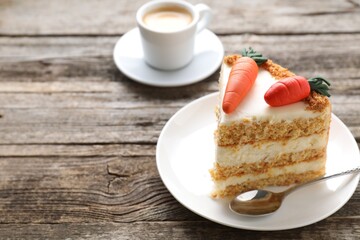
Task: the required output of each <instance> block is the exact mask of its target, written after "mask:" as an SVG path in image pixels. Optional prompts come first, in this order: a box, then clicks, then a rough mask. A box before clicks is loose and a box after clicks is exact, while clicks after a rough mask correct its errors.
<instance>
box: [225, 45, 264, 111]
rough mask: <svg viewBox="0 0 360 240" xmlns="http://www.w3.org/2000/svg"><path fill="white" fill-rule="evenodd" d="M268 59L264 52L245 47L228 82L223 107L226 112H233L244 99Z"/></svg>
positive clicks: (232, 69)
mask: <svg viewBox="0 0 360 240" xmlns="http://www.w3.org/2000/svg"><path fill="white" fill-rule="evenodd" d="M266 61H267V58H264V57H263V56H262V54H260V53H257V52H255V51H254V50H253V49H252V48H251V47H250V48H249V50H248V51H247V50H246V49H243V50H242V52H241V57H240V58H239V59H237V60H236V62H235V63H234V65H233V66H232V68H231V71H230V74H229V79H228V83H227V86H226V89H225V94H224V99H223V103H222V109H223V111H224V112H225V113H227V114H230V113H232V112H233V111H234V110H235V109H236V107H237V106H238V105H239V104H240V102H241V101H242V100H243V99H244V97H245V96H246V94H247V93H248V92H249V90H250V89H251V87H252V86H253V85H254V82H255V79H256V77H257V74H258V71H259V67H258V66H260V65H261V64H263V63H264V62H266Z"/></svg>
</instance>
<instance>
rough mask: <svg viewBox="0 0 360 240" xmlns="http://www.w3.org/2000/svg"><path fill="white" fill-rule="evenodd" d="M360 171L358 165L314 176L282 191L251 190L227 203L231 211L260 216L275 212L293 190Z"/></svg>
mask: <svg viewBox="0 0 360 240" xmlns="http://www.w3.org/2000/svg"><path fill="white" fill-rule="evenodd" d="M358 172H360V167H357V168H353V169H350V170H347V171H344V172H340V173H336V174H333V175H329V176H325V177H320V178H316V179H314V180H311V181H309V182H306V183H303V184H299V185H295V186H293V187H291V188H289V189H287V190H285V191H282V192H272V191H268V190H264V189H258V190H251V191H248V192H244V193H241V194H239V195H237V196H236V197H235V198H234V199H232V200H231V202H230V203H229V207H230V209H231V210H232V211H234V212H235V213H237V214H241V215H248V216H262V215H267V214H271V213H273V212H275V211H276V210H278V209H279V208H280V207H281V204H282V202H283V200H284V198H285V197H286V196H287V195H288V194H290V193H292V192H293V191H295V190H297V189H299V188H301V187H304V186H308V185H310V184H313V183H316V182H319V181H323V180H326V179H329V178H333V177H339V176H343V175H346V174H350V173H358Z"/></svg>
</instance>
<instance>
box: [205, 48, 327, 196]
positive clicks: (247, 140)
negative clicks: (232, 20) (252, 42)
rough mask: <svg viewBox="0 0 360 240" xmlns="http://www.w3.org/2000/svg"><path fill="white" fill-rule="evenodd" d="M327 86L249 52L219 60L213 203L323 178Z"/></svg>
mask: <svg viewBox="0 0 360 240" xmlns="http://www.w3.org/2000/svg"><path fill="white" fill-rule="evenodd" d="M328 85H330V84H329V83H328V82H327V81H326V80H324V79H322V78H313V79H310V80H307V79H305V78H303V77H300V76H296V75H295V74H294V73H292V72H290V71H289V70H288V69H286V68H283V67H282V66H280V65H278V64H276V63H274V62H272V61H271V60H269V59H266V58H264V57H262V55H261V54H259V53H257V52H255V51H254V50H253V49H251V48H250V50H243V51H242V54H241V55H230V56H226V57H225V58H224V61H223V64H222V67H221V73H220V79H219V90H220V95H219V105H218V107H217V111H216V112H217V119H218V126H217V130H216V132H215V142H216V161H215V163H214V168H213V169H211V170H210V173H211V176H212V179H213V181H214V183H215V190H214V192H213V196H214V197H226V196H233V195H235V194H238V193H240V192H244V191H247V190H251V189H257V188H263V187H266V186H282V185H290V184H294V183H301V182H305V181H309V180H311V179H313V178H316V177H319V176H321V175H324V174H325V163H326V147H327V143H328V136H329V126H330V119H331V104H330V101H329V99H328V97H327V96H330V95H329V94H328V92H327V90H328V89H329V88H328Z"/></svg>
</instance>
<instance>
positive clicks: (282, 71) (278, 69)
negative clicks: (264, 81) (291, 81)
mask: <svg viewBox="0 0 360 240" xmlns="http://www.w3.org/2000/svg"><path fill="white" fill-rule="evenodd" d="M261 67H262V68H264V69H265V70H267V71H268V72H269V73H270V74H271V76H273V77H274V78H275V79H277V80H279V79H283V78H287V77H291V76H295V73H293V72H291V71H290V70H289V69H287V68H284V67H282V66H280V65H279V64H276V63H274V62H273V61H272V60H270V59H268V60H267V61H266V62H265V63H263V64H262V65H261Z"/></svg>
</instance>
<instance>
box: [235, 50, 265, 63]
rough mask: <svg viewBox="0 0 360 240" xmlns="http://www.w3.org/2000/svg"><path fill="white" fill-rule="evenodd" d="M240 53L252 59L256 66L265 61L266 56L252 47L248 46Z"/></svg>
mask: <svg viewBox="0 0 360 240" xmlns="http://www.w3.org/2000/svg"><path fill="white" fill-rule="evenodd" d="M241 55H242V56H243V57H250V58H252V59H254V61H255V62H256V64H257V65H258V66H260V65H261V64H263V63H264V62H266V61H267V58H265V57H263V56H262V54H261V53H258V52H256V51H255V50H254V49H253V48H252V47H249V50H246V48H244V49H242V50H241Z"/></svg>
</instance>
